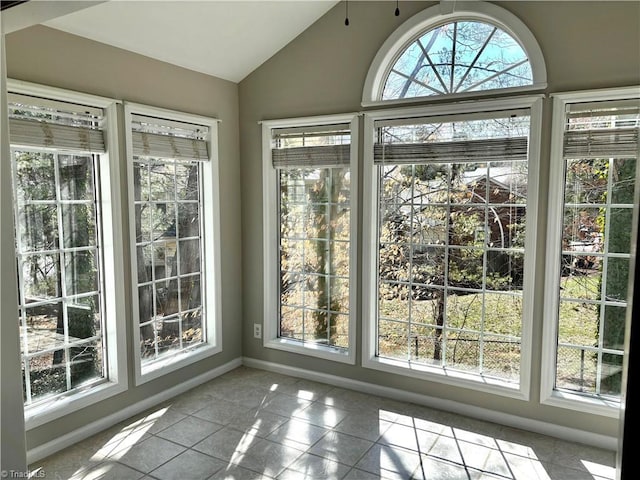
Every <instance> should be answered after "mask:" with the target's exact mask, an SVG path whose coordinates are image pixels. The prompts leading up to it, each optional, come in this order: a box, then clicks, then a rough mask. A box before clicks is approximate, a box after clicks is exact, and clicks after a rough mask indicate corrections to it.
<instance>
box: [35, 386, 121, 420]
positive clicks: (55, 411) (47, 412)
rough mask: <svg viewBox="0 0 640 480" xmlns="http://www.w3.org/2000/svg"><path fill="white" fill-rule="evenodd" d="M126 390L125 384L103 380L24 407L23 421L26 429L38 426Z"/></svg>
mask: <svg viewBox="0 0 640 480" xmlns="http://www.w3.org/2000/svg"><path fill="white" fill-rule="evenodd" d="M126 390H127V385H126V384H123V383H116V382H109V381H107V382H105V383H102V384H99V385H94V386H90V387H87V388H86V389H84V390H79V391H77V392H74V393H70V394H68V395H60V396H57V397H54V398H52V399H51V400H46V401H43V402H41V403H37V404H35V405H33V406H28V407H25V409H24V421H25V427H26V429H27V430H31V429H33V428H36V427H39V426H40V425H44V424H45V423H48V422H51V421H52V420H55V419H57V418H60V417H64V416H65V415H69V414H70V413H73V412H76V411H78V410H80V409H82V408H85V407H88V406H91V405H93V404H94V403H98V402H101V401H102V400H106V399H107V398H110V397H113V396H115V395H118V394H119V393H122V392H124V391H126Z"/></svg>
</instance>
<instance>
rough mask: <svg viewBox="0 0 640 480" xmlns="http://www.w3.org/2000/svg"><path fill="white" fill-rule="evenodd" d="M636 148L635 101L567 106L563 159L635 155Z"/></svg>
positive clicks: (639, 117)
mask: <svg viewBox="0 0 640 480" xmlns="http://www.w3.org/2000/svg"><path fill="white" fill-rule="evenodd" d="M639 149H640V105H638V101H637V100H630V101H626V102H625V101H616V102H591V103H589V104H584V105H581V104H572V105H569V106H568V108H567V123H566V127H565V133H564V143H563V156H564V158H566V159H571V158H576V159H593V158H637V157H638V155H639V153H638V150H639Z"/></svg>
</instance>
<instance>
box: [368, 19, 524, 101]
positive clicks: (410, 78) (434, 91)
mask: <svg viewBox="0 0 640 480" xmlns="http://www.w3.org/2000/svg"><path fill="white" fill-rule="evenodd" d="M460 23H468V24H479V25H482V26H486V27H491V29H492V32H491V33H490V34H489V35H488V36H487V38H486V39H485V42H484V44H483V45H482V46H481V47H480V48H479V50H478V52H477V55H476V56H475V57H474V59H473V60H472V62H471V63H470V65H468V66H467V70H466V72H465V74H464V75H463V78H461V79H460V80H459V81H458V82H457V85H456V87H455V89H454V87H453V83H454V76H455V75H454V73H455V70H456V67H457V64H456V62H455V53H456V38H457V29H458V24H460ZM451 25H453V28H454V31H455V32H456V35H454V38H453V45H452V51H451V52H450V53H451V56H450V57H449V60H452V59H453V60H452V61H451V63H450V64H446V65H450V79H449V82H448V83H449V86H447V85H446V84H445V80H444V79H443V78H442V76H441V75H440V72H438V68H437V67H438V66H439V65H437V64H435V63H434V62H433V61H432V59H431V56H430V55H429V53H430V52H431V47H432V46H433V45H432V43H433V42H435V41H436V40H437V38H436V37H437V35H436V33H438V35H439V32H440V30H441V29H444V28H446V27H448V26H451ZM496 32H499V33H500V34H502V35H503V36H506V37H508V38H509V39H510V40H512V42H513V45H512V47H514V46H517V47H518V48H519V49H520V51H521V52H522V54H523V55H524V58H523V59H521V60H519V61H517V62H514V63H511V64H509V65H508V66H506V68H503V69H502V70H501V71H497V72H494V73H493V74H492V75H490V76H488V77H485V78H482V79H480V80H479V81H476V82H475V83H473V84H471V85H470V86H467V87H466V88H464V89H462V90H460V87H462V85H463V83H464V81H465V80H466V78H467V76H468V75H469V73H470V71H471V70H472V69H474V68H477V67H476V66H475V65H476V63H477V61H478V59H479V57H480V56H481V55H482V53H483V52H484V51H485V48H486V47H487V45H488V44H489V42H490V41H491V40H492V38H493V37H494V35H495V34H496ZM429 34H431V37H430V40H431V42H430V45H429V46H428V48H425V46H424V45H423V43H422V39H423V38H425V37H426V36H427V35H429ZM415 45H418V47H419V48H420V50H421V52H422V55H424V57H425V58H424V59H423V60H422V61H423V62H424V60H427V62H428V64H427V63H423V65H422V67H420V68H418V65H419V63H416V65H415V67H414V69H413V72H412V74H407V73H406V72H402V71H400V70H397V69H396V68H395V67H396V65H397V64H398V62H399V61H400V59H401V58H402V57H403V56H404V54H405V53H407V52H408V51H409V50H410V49H411V48H413V47H414V46H415ZM494 48H496V47H494ZM525 64H527V65H528V67H529V68H528V70H529V75H528V77H524V76H522V75H512V74H509V72H510V71H511V70H513V69H515V68H518V67H520V66H522V65H525ZM425 67H427V68H429V69H430V70H431V73H433V74H434V75H435V77H436V80H437V82H438V85H439V86H440V87H442V90H440V89H439V88H437V87H435V86H434V85H433V84H430V83H425V82H422V81H420V80H418V79H417V78H416V75H418V73H419V72H420V71H421V70H422V69H423V68H425ZM392 74H396V75H399V76H401V77H404V78H405V87H404V88H403V89H402V90H403V92H404V93H402V94H400V95H396V94H393V95H390V96H388V95H387V88H388V85H389V81H390V77H391V76H392ZM502 74H507V75H510V76H513V77H514V78H520V79H521V80H526V83H518V84H516V85H508V86H506V87H505V86H490V88H487V89H483V88H480V89H476V87H478V86H479V85H482V84H484V83H487V82H491V81H492V80H494V79H495V78H497V77H499V76H500V75H502ZM412 83H413V84H415V85H419V86H420V87H423V88H425V89H427V90H429V91H430V92H431V93H426V92H421V93H420V94H417V95H416V94H410V95H407V93H408V91H409V90H411V87H412ZM415 85H413V86H414V87H415ZM526 86H533V72H532V66H531V60H530V59H529V57H528V55H527V52H526V51H525V49H524V48H523V47H522V45H521V43H520V42H519V41H518V39H517V37H515V36H513V35H511V34H510V33H508V32H507V30H506V29H504V28H503V27H500V26H498V25H496V24H494V23H492V22H490V21H488V20H486V19H482V20H479V19H458V20H454V21H451V22H442V23H438V24H436V25H431V26H430V27H429V28H428V29H427V30H423V31H421V32H420V33H419V34H417V35H416V36H414V37H413V38H412V39H411V40H410V41H409V42H407V43H406V44H405V45H404V46H403V47H402V48H400V49H399V51H398V52H397V53H396V55H395V56H394V57H393V59H392V60H391V61H390V62H389V65H388V67H387V70H386V73H385V74H384V77H383V81H382V84H381V89H380V93H379V100H382V101H390V100H397V99H405V98H407V99H408V98H418V97H424V96H434V95H436V96H438V95H446V96H449V95H456V94H464V93H482V92H483V91H491V90H499V89H504V88H517V87H526Z"/></svg>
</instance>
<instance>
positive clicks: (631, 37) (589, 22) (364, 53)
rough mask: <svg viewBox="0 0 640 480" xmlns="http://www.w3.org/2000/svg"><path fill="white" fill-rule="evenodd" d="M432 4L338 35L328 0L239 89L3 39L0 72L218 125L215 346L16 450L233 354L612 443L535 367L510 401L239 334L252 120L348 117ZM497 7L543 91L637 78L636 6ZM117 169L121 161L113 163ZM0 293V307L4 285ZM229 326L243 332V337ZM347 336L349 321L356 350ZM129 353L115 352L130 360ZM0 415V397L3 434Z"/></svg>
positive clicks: (250, 267) (247, 271)
mask: <svg viewBox="0 0 640 480" xmlns="http://www.w3.org/2000/svg"><path fill="white" fill-rule="evenodd" d="M433 3H434V2H412V1H403V2H401V3H400V8H401V11H402V15H401V16H400V17H399V18H396V17H394V16H393V5H391V3H390V2H376V1H374V2H351V3H350V6H349V10H350V19H351V25H350V26H349V27H348V28H346V27H345V26H344V23H343V22H344V5H343V4H342V3H341V4H339V5H338V6H337V7H335V8H334V9H332V10H331V11H330V12H329V13H328V14H327V15H325V16H324V17H323V18H321V19H320V20H319V21H318V22H317V23H316V24H314V25H313V26H312V27H311V28H309V29H308V30H307V31H305V32H304V33H302V34H301V35H300V36H299V37H298V38H297V39H296V40H294V41H293V42H291V43H290V44H289V45H288V46H287V47H285V48H284V49H283V50H282V51H280V52H279V53H278V54H276V55H275V56H274V57H272V58H271V59H270V60H268V61H267V62H265V63H264V64H263V65H262V66H261V67H260V68H258V69H257V70H256V71H255V72H254V73H252V74H251V75H250V76H249V77H247V78H246V79H245V80H243V81H242V82H241V83H240V84H239V85H236V84H233V83H230V82H227V81H223V80H220V79H216V78H213V77H210V76H207V75H203V74H199V73H195V72H192V71H189V70H186V69H182V68H179V67H175V66H171V65H168V64H166V63H163V62H159V61H155V60H152V59H149V58H147V57H144V56H140V55H137V54H133V53H129V52H126V51H123V50H120V49H117V48H113V47H109V46H106V45H103V44H100V43H96V42H92V41H89V40H86V39H82V38H80V37H76V36H73V35H69V34H66V33H62V32H59V31H56V30H53V29H49V28H46V27H42V26H38V27H32V28H29V29H25V30H21V31H18V32H15V33H12V34H10V35H8V36H7V37H6V50H7V72H8V76H9V77H10V78H14V79H18V80H25V81H29V82H35V83H42V84H46V85H51V86H54V87H60V88H67V89H71V90H77V91H81V92H87V93H91V94H95V95H102V96H107V97H112V98H116V99H122V100H128V101H133V102H139V103H146V104H149V105H154V106H158V107H164V108H170V109H176V110H181V111H185V112H190V113H195V114H200V115H206V116H213V117H217V118H219V119H221V120H222V123H221V124H220V131H219V137H220V148H219V151H220V159H221V166H220V185H221V198H222V202H221V225H222V253H223V265H222V269H223V270H222V278H223V285H222V290H223V291H222V294H223V305H222V308H223V338H224V344H223V352H222V353H221V354H219V355H217V356H215V357H213V358H211V359H208V360H205V361H202V362H199V363H197V364H194V365H192V366H189V367H187V368H185V369H182V370H180V371H178V372H174V373H171V374H169V375H167V376H165V377H163V378H160V379H157V380H155V381H152V382H150V383H147V384H144V385H143V386H141V387H134V386H133V371H132V370H131V369H130V372H129V375H130V377H131V380H130V389H129V391H127V392H126V393H123V394H121V395H119V396H117V397H115V398H113V399H110V400H109V401H108V402H101V403H98V404H95V405H93V406H91V407H88V408H86V409H83V410H80V411H78V412H75V413H74V414H72V415H69V416H67V417H65V418H62V419H59V420H57V421H53V422H51V423H49V424H47V425H43V426H41V427H38V428H35V429H33V430H30V431H29V432H28V435H27V446H28V448H35V447H38V446H40V445H42V444H44V443H46V442H49V441H51V440H55V439H56V438H59V437H60V436H61V435H64V434H65V433H67V432H71V431H73V430H74V429H77V428H80V427H82V426H83V425H85V424H87V423H89V422H92V421H95V420H98V419H100V418H102V417H105V416H107V415H109V414H111V413H114V412H117V411H119V410H121V409H123V408H126V407H127V406H128V405H131V404H133V403H135V402H137V401H140V400H143V399H145V398H148V397H150V396H152V395H154V394H156V393H159V392H162V391H164V390H166V389H167V388H170V387H171V386H173V385H175V384H178V383H180V382H181V381H184V379H185V378H192V377H195V376H197V375H199V374H201V373H204V372H207V371H209V370H210V369H212V368H215V367H216V366H219V365H222V364H224V363H226V362H228V361H230V360H232V359H234V358H237V357H239V356H240V355H245V356H248V357H252V358H256V359H260V360H266V361H272V362H279V363H282V364H284V365H290V366H294V367H299V368H304V369H310V370H316V371H318V372H324V373H329V374H333V375H340V376H344V377H347V378H351V379H356V380H361V381H366V382H372V383H375V384H379V385H383V386H388V387H393V388H398V389H403V390H406V391H408V392H417V393H422V394H426V395H431V396H434V397H439V398H442V399H445V400H447V399H449V400H453V401H461V400H463V399H464V401H466V402H468V403H469V404H471V405H475V406H479V407H485V408H488V409H492V410H497V411H502V412H505V413H510V414H514V415H520V416H522V417H525V418H531V419H538V420H542V421H545V422H549V423H552V424H557V425H560V426H567V427H573V428H577V429H583V428H584V429H586V430H589V431H591V432H594V433H599V434H603V435H609V436H612V437H615V436H617V429H618V427H617V422H616V421H615V420H613V419H605V418H599V417H593V416H589V415H581V414H578V413H572V412H569V411H566V410H561V409H553V408H548V407H542V406H540V405H539V404H538V403H537V402H536V400H535V399H536V398H537V397H538V396H539V392H538V391H537V389H536V388H535V385H537V384H538V383H539V372H538V371H537V369H535V368H534V372H533V380H532V385H533V390H532V399H533V400H532V401H531V402H522V401H515V400H509V399H506V398H503V397H496V396H492V395H488V394H484V393H477V392H475V393H474V392H470V391H468V390H465V389H462V388H456V387H451V386H445V385H442V384H439V383H433V382H426V381H415V380H410V379H408V378H406V377H400V376H395V375H391V374H384V373H381V372H377V371H373V370H368V369H364V368H362V367H360V366H359V363H360V358H358V364H357V365H355V366H345V365H344V364H335V363H333V362H329V361H324V360H319V359H316V358H310V357H306V356H301V355H295V354H288V353H285V352H281V351H275V350H269V349H264V348H263V347H262V345H261V341H259V340H256V339H254V338H253V336H252V334H251V332H252V330H253V329H252V324H253V323H261V322H262V300H263V298H262V287H263V284H262V180H261V176H260V172H261V137H260V127H259V125H258V121H259V120H264V119H273V118H284V117H290V116H305V115H319V114H326V113H340V112H353V111H359V110H360V109H361V107H360V101H361V96H362V87H363V84H364V80H365V76H366V73H367V70H368V68H369V65H370V63H371V61H372V59H373V57H374V55H375V54H376V52H377V50H378V49H379V48H380V46H381V45H382V43H383V42H384V41H385V39H386V38H387V37H388V36H389V34H391V33H392V32H393V30H394V29H395V28H397V26H399V25H400V24H401V23H402V22H403V21H405V20H406V19H407V18H409V17H410V16H411V15H412V14H414V13H416V12H418V11H420V10H422V9H423V8H426V7H427V6H429V5H432V4H433ZM500 5H501V6H503V7H504V8H506V9H507V10H510V11H511V12H512V13H514V14H515V15H517V16H518V17H519V18H520V19H521V20H522V21H524V22H525V23H526V24H527V26H528V27H529V28H530V29H531V30H532V32H533V34H534V35H535V36H536V37H537V39H538V41H539V43H540V46H541V48H542V51H543V54H544V55H545V59H546V64H547V71H548V82H549V88H548V91H547V93H551V92H557V91H567V90H577V89H587V88H600V87H612V86H624V85H631V84H638V83H640V33H639V17H640V4H638V3H637V2H619V3H618V2H566V3H564V2H501V3H500ZM212 48H219V46H212ZM550 106H551V105H550V101H548V100H547V101H546V102H545V115H544V121H545V123H544V127H543V140H542V141H543V145H542V165H541V192H542V194H541V197H540V201H539V205H538V207H539V210H540V211H541V212H544V211H545V209H546V206H547V205H546V194H547V191H548V182H547V181H546V178H547V176H548V175H547V172H548V163H549V158H548V157H549V153H548V152H549V145H548V144H549V132H550V124H549V119H550ZM240 139H241V140H242V141H240ZM122 161H123V162H124V161H125V156H124V155H123V156H122ZM124 172H125V169H124V168H123V169H122V178H121V179H120V181H121V182H122V185H123V187H124V185H125V178H124ZM124 191H125V192H126V190H124ZM3 193H4V190H3ZM124 205H126V203H124ZM240 206H242V208H240ZM10 209H11V206H10V205H8V204H7V202H5V201H3V202H2V217H3V219H4V218H6V216H7V215H9V214H10ZM123 217H124V218H126V212H123ZM5 223H6V222H3V224H5ZM361 225H362V219H360V226H361ZM538 227H539V228H538V237H539V238H538V242H537V243H538V245H539V250H538V264H537V267H538V268H537V277H536V286H537V287H538V288H537V291H536V302H535V304H536V309H535V310H534V317H535V325H534V345H535V347H536V350H538V351H539V349H540V342H541V334H542V333H541V332H542V320H543V319H542V311H541V309H540V308H539V307H538V306H539V305H541V304H542V288H541V287H542V285H543V283H542V282H543V274H544V271H543V266H544V254H545V251H544V238H545V237H544V235H545V225H544V214H542V215H541V217H540V221H539V225H538ZM122 228H123V231H122V234H123V236H124V238H127V236H128V231H127V229H128V227H127V225H123V227H122ZM360 230H362V229H361V228H360ZM3 232H4V229H3ZM3 244H4V239H3ZM4 251H5V250H4V249H3V252H4ZM126 254H127V258H126V259H125V260H126V261H129V258H128V257H129V252H128V251H127V252H126ZM3 257H4V253H3ZM3 269H4V262H3ZM130 283H131V279H130V278H127V279H126V288H127V289H126V292H127V298H126V299H125V301H126V305H127V323H128V325H129V331H128V337H129V338H131V333H132V327H131V324H132V322H131V311H130V310H131V308H130V300H131V299H130V293H129V287H130ZM359 292H360V289H359ZM2 295H3V299H4V298H5V289H4V288H3V290H2ZM360 296H361V292H360V293H359V294H358V298H357V301H356V302H354V303H355V304H356V305H359V304H360ZM2 308H3V315H2V316H3V325H4V320H5V317H6V315H5V314H6V313H7V312H6V311H5V302H4V301H3V304H2ZM243 327H244V328H243ZM243 331H244V332H246V333H245V334H244V335H243V334H242V332H243ZM3 333H4V330H3ZM2 337H3V338H2V347H3V350H6V349H5V346H6V345H7V342H8V340H6V336H5V335H4V334H3V336H2ZM360 341H361V324H360V322H359V323H358V338H357V345H358V350H359V345H360ZM9 346H10V347H11V348H13V346H12V345H9ZM133 348H134V347H133V346H132V345H129V357H130V364H131V365H132V364H133V362H132V361H131V360H132V358H131V357H132V355H133V351H134V350H133ZM3 355H4V352H3ZM533 360H534V364H536V365H537V364H539V362H540V355H539V354H534V358H533ZM4 366H5V365H4V364H3V371H2V374H3V376H2V383H3V387H4V386H5V381H8V382H9V383H10V382H13V383H14V384H17V382H18V381H19V375H20V374H19V372H15V376H11V372H9V373H10V376H9V378H7V373H6V371H5V369H4ZM13 370H15V369H13ZM3 395H4V392H3ZM4 407H5V405H4V397H3V432H4V429H5V423H4V422H5V415H4V413H5V409H4ZM3 448H4V444H3ZM3 452H4V450H3Z"/></svg>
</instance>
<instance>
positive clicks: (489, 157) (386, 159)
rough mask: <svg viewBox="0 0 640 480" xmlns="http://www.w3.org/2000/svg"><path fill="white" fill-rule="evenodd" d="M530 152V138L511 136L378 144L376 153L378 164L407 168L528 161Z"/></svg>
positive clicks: (375, 160)
mask: <svg viewBox="0 0 640 480" xmlns="http://www.w3.org/2000/svg"><path fill="white" fill-rule="evenodd" d="M527 150H528V139H527V137H510V138H488V139H482V140H462V141H451V142H432V143H431V142H430V143H387V144H385V143H380V144H376V145H374V149H373V154H374V163H375V164H377V165H380V164H397V165H403V164H405V165H407V164H415V163H425V162H443V163H444V162H455V163H464V162H488V161H494V160H500V161H508V160H527Z"/></svg>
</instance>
